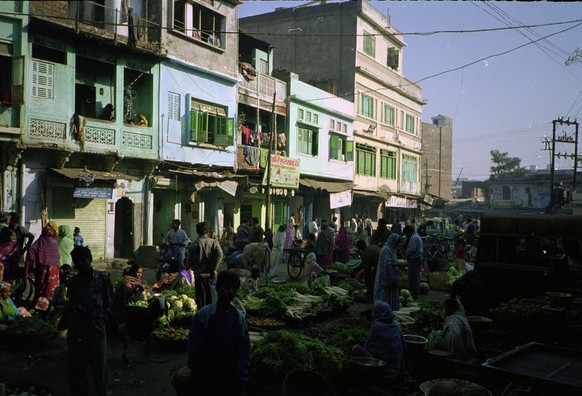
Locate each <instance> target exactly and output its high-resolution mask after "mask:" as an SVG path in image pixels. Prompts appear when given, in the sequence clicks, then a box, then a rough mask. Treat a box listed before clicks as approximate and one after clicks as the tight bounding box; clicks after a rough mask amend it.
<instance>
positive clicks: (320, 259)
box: [315, 219, 333, 268]
mask: <svg viewBox="0 0 582 396" xmlns="http://www.w3.org/2000/svg"><path fill="white" fill-rule="evenodd" d="M315 254H316V255H317V263H318V264H319V265H320V266H322V267H323V268H326V267H328V266H329V265H330V264H331V258H332V256H333V245H332V237H331V229H330V228H329V225H328V224H327V220H325V219H323V220H321V231H320V232H319V235H318V237H317V245H316V248H315Z"/></svg>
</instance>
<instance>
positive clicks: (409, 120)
mask: <svg viewBox="0 0 582 396" xmlns="http://www.w3.org/2000/svg"><path fill="white" fill-rule="evenodd" d="M406 132H408V133H412V134H414V117H413V116H411V115H409V114H406Z"/></svg>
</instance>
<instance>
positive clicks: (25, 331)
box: [6, 316, 57, 337]
mask: <svg viewBox="0 0 582 396" xmlns="http://www.w3.org/2000/svg"><path fill="white" fill-rule="evenodd" d="M56 331H57V329H56V328H55V327H54V326H53V325H51V324H50V323H48V322H46V321H44V320H42V319H41V318H39V317H38V316H29V317H26V318H20V319H18V320H15V321H14V322H13V323H11V324H10V326H8V328H7V329H6V333H7V334H14V335H23V336H31V337H32V336H39V335H51V334H54V333H55V332H56Z"/></svg>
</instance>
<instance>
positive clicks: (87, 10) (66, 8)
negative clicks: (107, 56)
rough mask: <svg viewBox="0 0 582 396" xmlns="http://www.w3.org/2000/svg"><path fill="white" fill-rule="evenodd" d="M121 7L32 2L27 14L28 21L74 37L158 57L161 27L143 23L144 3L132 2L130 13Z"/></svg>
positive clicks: (96, 3)
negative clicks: (63, 30)
mask: <svg viewBox="0 0 582 396" xmlns="http://www.w3.org/2000/svg"><path fill="white" fill-rule="evenodd" d="M113 4H116V2H115V1H114V2H113ZM123 4H125V2H121V1H120V2H119V6H120V8H121V9H120V8H112V7H107V6H104V5H102V4H99V3H98V2H95V1H33V2H30V13H31V16H32V18H36V19H40V20H42V21H44V22H48V23H50V24H52V25H58V26H61V27H64V28H68V29H69V30H74V31H75V32H76V33H77V34H81V33H82V34H85V35H90V36H92V37H94V38H100V39H102V40H103V41H113V42H115V43H116V44H117V43H121V44H127V45H128V46H130V47H132V48H140V49H143V50H146V51H150V52H154V53H159V52H160V51H161V48H160V30H161V27H160V25H159V23H156V22H153V21H150V20H148V19H147V15H146V11H145V10H146V7H145V6H144V4H145V1H144V0H142V1H139V0H138V1H135V2H134V1H132V3H131V4H132V5H133V6H134V8H133V9H132V8H127V9H125V7H124V6H123ZM134 4H135V5H134Z"/></svg>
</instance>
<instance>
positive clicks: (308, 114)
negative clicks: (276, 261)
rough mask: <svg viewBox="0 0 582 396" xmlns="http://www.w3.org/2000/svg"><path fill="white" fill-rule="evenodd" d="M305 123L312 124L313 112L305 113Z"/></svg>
mask: <svg viewBox="0 0 582 396" xmlns="http://www.w3.org/2000/svg"><path fill="white" fill-rule="evenodd" d="M305 121H307V122H311V111H308V112H306V113H305Z"/></svg>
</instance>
